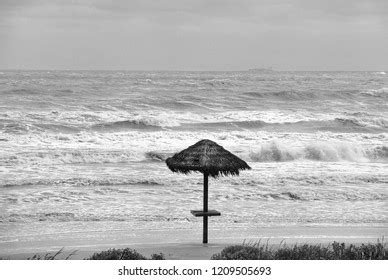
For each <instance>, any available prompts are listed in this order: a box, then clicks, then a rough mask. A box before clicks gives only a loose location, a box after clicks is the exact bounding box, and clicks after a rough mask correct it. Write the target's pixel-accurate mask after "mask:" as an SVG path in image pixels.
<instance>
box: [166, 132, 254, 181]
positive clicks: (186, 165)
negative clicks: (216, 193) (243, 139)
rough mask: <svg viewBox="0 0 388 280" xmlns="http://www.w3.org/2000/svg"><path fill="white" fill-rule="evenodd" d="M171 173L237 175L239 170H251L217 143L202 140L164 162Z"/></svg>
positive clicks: (216, 175)
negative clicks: (194, 172)
mask: <svg viewBox="0 0 388 280" xmlns="http://www.w3.org/2000/svg"><path fill="white" fill-rule="evenodd" d="M166 163H167V166H168V168H170V170H171V171H173V172H180V173H184V174H187V173H190V172H192V171H196V172H201V173H203V174H209V175H210V176H212V177H218V176H220V175H222V176H227V175H232V176H235V175H239V171H240V170H245V169H251V168H250V167H249V165H248V164H247V163H246V162H245V161H243V160H242V159H240V158H238V157H237V156H235V155H234V154H232V153H231V152H229V151H227V150H225V149H224V148H223V147H221V146H220V145H218V144H217V143H215V142H213V141H210V140H207V139H204V140H201V141H199V142H197V143H196V144H194V145H192V146H190V147H188V148H187V149H185V150H183V151H181V152H180V153H177V154H175V155H174V156H173V157H170V158H168V159H167V160H166Z"/></svg>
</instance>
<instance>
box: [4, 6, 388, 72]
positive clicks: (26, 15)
mask: <svg viewBox="0 0 388 280" xmlns="http://www.w3.org/2000/svg"><path fill="white" fill-rule="evenodd" d="M268 66H273V67H274V68H275V69H278V70H388V0H153V1H151V0H111V1H108V0H0V69H119V70H162V69H165V70H244V69H247V68H253V67H268Z"/></svg>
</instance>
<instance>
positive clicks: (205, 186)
mask: <svg viewBox="0 0 388 280" xmlns="http://www.w3.org/2000/svg"><path fill="white" fill-rule="evenodd" d="M208 178H209V174H208V173H203V212H205V213H206V212H208V207H207V202H208V198H207V195H208ZM207 217H208V216H207V215H206V214H205V215H204V216H203V241H202V243H203V244H206V243H207Z"/></svg>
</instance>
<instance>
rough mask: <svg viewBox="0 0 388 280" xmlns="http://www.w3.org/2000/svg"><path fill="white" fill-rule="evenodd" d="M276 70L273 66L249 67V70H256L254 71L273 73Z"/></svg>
mask: <svg viewBox="0 0 388 280" xmlns="http://www.w3.org/2000/svg"><path fill="white" fill-rule="evenodd" d="M274 71H275V70H273V69H272V67H265V68H251V69H248V72H254V73H271V72H274Z"/></svg>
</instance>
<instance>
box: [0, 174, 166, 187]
mask: <svg viewBox="0 0 388 280" xmlns="http://www.w3.org/2000/svg"><path fill="white" fill-rule="evenodd" d="M122 185H149V186H158V185H163V182H159V181H157V180H156V179H143V180H136V179H120V178H117V177H112V178H104V179H102V178H95V179H94V178H67V179H40V180H33V179H30V180H27V181H15V182H8V183H6V184H3V185H0V187H4V188H11V187H22V186H78V187H81V186H122Z"/></svg>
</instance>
